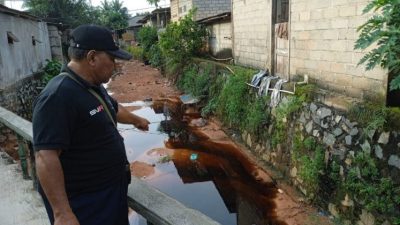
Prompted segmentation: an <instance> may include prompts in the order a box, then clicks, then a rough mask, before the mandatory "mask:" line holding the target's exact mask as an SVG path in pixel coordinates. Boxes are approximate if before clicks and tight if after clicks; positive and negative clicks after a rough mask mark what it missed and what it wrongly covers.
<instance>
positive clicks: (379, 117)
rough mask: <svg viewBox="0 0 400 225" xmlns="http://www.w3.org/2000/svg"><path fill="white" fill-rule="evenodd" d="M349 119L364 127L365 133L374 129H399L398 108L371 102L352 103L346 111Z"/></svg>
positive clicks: (399, 113) (399, 112) (399, 114)
mask: <svg viewBox="0 0 400 225" xmlns="http://www.w3.org/2000/svg"><path fill="white" fill-rule="evenodd" d="M348 116H349V118H350V119H351V120H354V121H357V122H359V123H360V125H361V126H362V127H365V131H366V132H365V133H366V134H367V133H368V131H374V130H381V131H383V130H386V131H388V130H399V129H400V109H399V108H391V107H386V106H383V105H381V104H376V103H373V102H364V103H359V104H355V105H353V106H352V107H351V108H350V109H349V112H348Z"/></svg>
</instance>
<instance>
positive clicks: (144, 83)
mask: <svg viewBox="0 0 400 225" xmlns="http://www.w3.org/2000/svg"><path fill="white" fill-rule="evenodd" d="M120 66H121V69H122V73H123V74H121V75H119V76H116V77H115V78H114V79H113V80H112V81H111V82H110V83H109V85H108V90H109V91H110V92H112V93H113V95H112V96H113V97H114V98H115V99H117V100H118V101H119V102H123V103H128V102H133V101H141V100H148V99H153V100H154V99H160V98H166V97H173V96H175V97H176V96H177V95H179V94H180V92H179V91H178V90H176V88H175V87H174V86H173V84H171V82H169V81H168V80H167V79H166V78H165V77H163V76H162V75H161V74H160V72H159V71H158V70H157V69H154V68H152V67H150V66H145V65H144V64H143V63H141V62H139V61H129V62H121V65H120ZM216 124H218V123H210V124H209V125H208V126H205V127H203V128H201V129H199V131H201V132H204V135H206V136H210V137H214V138H217V139H219V141H227V139H229V138H228V137H227V136H226V135H224V133H223V131H222V129H221V127H218V126H219V125H217V127H215V126H216ZM208 131H211V132H212V134H207V132H208ZM215 134H218V135H215ZM244 151H246V150H244ZM246 152H247V153H246V154H248V151H246ZM131 167H132V169H133V171H135V170H136V171H141V172H138V173H135V174H134V175H135V176H138V177H143V176H147V175H151V174H152V173H154V172H153V171H154V168H153V165H148V164H145V163H140V162H134V163H132V164H131ZM267 173H268V171H267ZM278 188H279V193H280V194H279V195H278V197H277V198H276V199H275V202H276V205H277V209H276V215H277V216H278V218H279V220H281V221H284V222H286V224H288V225H314V224H315V225H316V224H333V223H332V222H331V221H330V220H329V219H328V218H327V217H326V216H321V215H320V214H319V213H318V211H317V210H316V209H315V208H312V207H310V206H308V205H307V204H305V203H304V202H303V201H302V197H301V195H299V194H298V192H297V191H296V190H295V189H294V188H292V187H290V186H289V185H287V184H284V183H282V184H278Z"/></svg>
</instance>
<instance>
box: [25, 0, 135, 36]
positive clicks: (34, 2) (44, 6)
mask: <svg viewBox="0 0 400 225" xmlns="http://www.w3.org/2000/svg"><path fill="white" fill-rule="evenodd" d="M101 3H102V4H101V6H100V7H93V6H91V4H90V3H89V2H88V1H87V0H63V1H48V0H27V1H25V2H24V7H26V8H27V9H28V11H29V12H30V13H31V14H33V15H35V16H37V17H39V18H41V19H43V20H45V21H47V22H52V23H57V24H62V25H64V26H65V27H68V26H69V27H72V28H74V27H76V26H79V25H81V24H89V23H92V24H98V25H103V26H105V27H108V28H109V29H112V30H117V29H121V28H126V27H127V26H128V19H129V14H128V9H127V8H126V7H123V6H122V1H119V0H111V1H107V0H104V1H102V2H101Z"/></svg>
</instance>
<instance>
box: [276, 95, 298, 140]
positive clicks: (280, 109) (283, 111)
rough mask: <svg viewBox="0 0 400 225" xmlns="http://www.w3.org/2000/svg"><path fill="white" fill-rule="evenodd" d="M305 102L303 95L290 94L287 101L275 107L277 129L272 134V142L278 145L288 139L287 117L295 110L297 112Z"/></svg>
mask: <svg viewBox="0 0 400 225" xmlns="http://www.w3.org/2000/svg"><path fill="white" fill-rule="evenodd" d="M303 102H304V98H303V97H302V96H300V97H298V96H289V97H288V98H287V101H282V102H281V103H280V104H279V105H278V106H277V107H276V108H275V109H274V112H273V114H274V115H275V131H274V133H273V134H272V138H271V144H272V146H273V147H276V146H277V144H279V143H283V142H284V141H285V139H286V128H287V120H288V119H287V118H288V117H290V116H291V115H292V114H293V113H294V112H297V111H298V110H299V109H300V108H301V107H302V104H303Z"/></svg>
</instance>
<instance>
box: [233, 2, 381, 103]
mask: <svg viewBox="0 0 400 225" xmlns="http://www.w3.org/2000/svg"><path fill="white" fill-rule="evenodd" d="M368 2H369V1H368V0H357V1H354V0H326V1H320V0H291V3H290V4H291V6H290V18H289V19H290V21H289V28H288V29H289V40H290V51H289V56H290V59H289V65H288V67H289V75H290V77H291V78H293V77H294V76H296V75H304V74H308V75H309V77H310V78H311V81H312V82H316V83H317V84H318V85H319V86H320V87H322V88H325V89H328V90H333V91H336V92H339V93H343V94H345V95H347V96H350V97H356V98H364V97H367V96H375V95H377V94H379V95H385V93H386V89H387V71H385V70H382V69H379V68H378V69H375V70H372V71H365V69H364V66H363V65H361V66H357V64H358V62H359V60H360V59H361V58H362V57H363V56H364V54H365V52H363V51H359V50H354V43H355V41H356V40H357V39H358V33H357V31H356V30H357V27H359V26H360V25H362V24H363V23H364V22H366V21H367V18H368V17H369V16H371V15H370V14H369V15H362V11H363V9H364V7H365V6H366V5H367V4H368ZM271 4H272V3H271V1H270V0H267V1H260V0H233V10H232V21H233V38H234V41H233V46H234V57H235V62H236V63H238V64H241V65H245V66H252V67H256V68H260V69H261V68H271V63H272V59H273V57H272V56H271V54H272V51H271V48H272V47H271V40H273V39H272V36H271V30H272V25H271V18H272V10H271V9H272V5H271Z"/></svg>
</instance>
